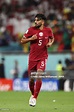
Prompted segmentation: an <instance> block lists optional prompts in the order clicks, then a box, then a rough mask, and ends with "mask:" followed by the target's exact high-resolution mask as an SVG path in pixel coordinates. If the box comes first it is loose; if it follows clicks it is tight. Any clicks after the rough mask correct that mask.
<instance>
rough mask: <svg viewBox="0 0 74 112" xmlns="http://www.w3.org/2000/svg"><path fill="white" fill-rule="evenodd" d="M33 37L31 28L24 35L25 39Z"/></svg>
mask: <svg viewBox="0 0 74 112" xmlns="http://www.w3.org/2000/svg"><path fill="white" fill-rule="evenodd" d="M31 36H32V29H31V28H29V29H28V30H27V31H26V32H25V34H24V35H23V37H26V38H29V37H31Z"/></svg>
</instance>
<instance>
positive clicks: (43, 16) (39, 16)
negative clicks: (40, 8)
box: [35, 14, 46, 21]
mask: <svg viewBox="0 0 74 112" xmlns="http://www.w3.org/2000/svg"><path fill="white" fill-rule="evenodd" d="M36 17H37V18H38V19H40V20H41V19H42V20H44V21H45V20H46V17H45V15H44V14H37V15H36V16H35V18H36Z"/></svg>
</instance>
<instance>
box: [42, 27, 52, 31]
mask: <svg viewBox="0 0 74 112" xmlns="http://www.w3.org/2000/svg"><path fill="white" fill-rule="evenodd" d="M44 29H45V30H48V31H51V30H52V28H50V27H45V28H44Z"/></svg>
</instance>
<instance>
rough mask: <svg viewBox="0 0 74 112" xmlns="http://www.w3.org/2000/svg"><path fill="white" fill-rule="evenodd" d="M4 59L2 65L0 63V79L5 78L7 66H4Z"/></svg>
mask: <svg viewBox="0 0 74 112" xmlns="http://www.w3.org/2000/svg"><path fill="white" fill-rule="evenodd" d="M4 61H5V59H4V58H1V63H0V78H5V66H4Z"/></svg>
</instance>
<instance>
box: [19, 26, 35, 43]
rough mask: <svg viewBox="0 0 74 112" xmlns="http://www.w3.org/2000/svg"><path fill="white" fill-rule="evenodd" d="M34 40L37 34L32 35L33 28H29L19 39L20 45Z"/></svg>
mask: <svg viewBox="0 0 74 112" xmlns="http://www.w3.org/2000/svg"><path fill="white" fill-rule="evenodd" d="M35 39H37V34H34V35H33V28H32V27H30V28H29V29H28V30H27V31H26V32H25V34H24V35H23V37H22V39H21V44H25V43H27V42H30V41H33V40H35Z"/></svg>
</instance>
